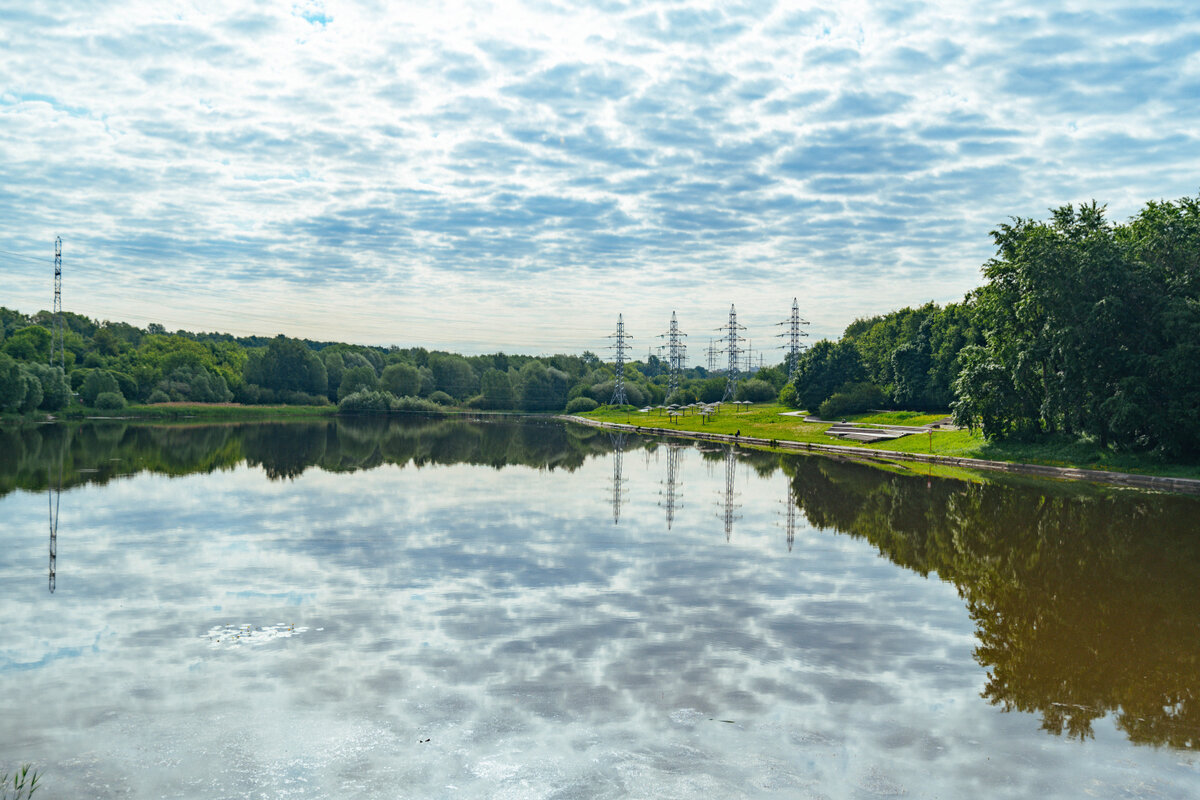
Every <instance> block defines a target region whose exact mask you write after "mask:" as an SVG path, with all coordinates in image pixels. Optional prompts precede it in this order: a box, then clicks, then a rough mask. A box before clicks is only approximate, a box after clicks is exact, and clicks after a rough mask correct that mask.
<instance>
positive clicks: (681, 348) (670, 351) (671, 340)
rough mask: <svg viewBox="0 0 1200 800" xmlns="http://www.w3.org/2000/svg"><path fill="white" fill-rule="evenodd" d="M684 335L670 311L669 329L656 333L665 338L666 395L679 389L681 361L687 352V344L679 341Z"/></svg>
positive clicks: (681, 369)
mask: <svg viewBox="0 0 1200 800" xmlns="http://www.w3.org/2000/svg"><path fill="white" fill-rule="evenodd" d="M684 336H687V334H686V333H681V332H680V330H679V323H678V322H677V321H676V319H675V312H674V311H672V312H671V329H670V330H668V331H667V332H666V333H660V334H659V335H658V338H660V339H666V340H667V368H668V372H667V397H670V396H671V395H673V394H675V392H676V391H678V390H679V380H680V377H681V375H682V374H683V363H684V359H685V358H686V354H687V345H686V344H684V343H683V342H682V341H681V339H682V337H684Z"/></svg>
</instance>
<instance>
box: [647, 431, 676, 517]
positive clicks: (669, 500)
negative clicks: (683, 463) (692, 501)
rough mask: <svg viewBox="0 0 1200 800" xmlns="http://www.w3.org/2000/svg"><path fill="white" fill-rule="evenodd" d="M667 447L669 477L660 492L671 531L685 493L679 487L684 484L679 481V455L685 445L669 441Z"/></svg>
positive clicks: (661, 504)
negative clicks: (676, 511) (677, 509)
mask: <svg viewBox="0 0 1200 800" xmlns="http://www.w3.org/2000/svg"><path fill="white" fill-rule="evenodd" d="M666 449H667V479H666V480H665V481H664V482H663V485H664V486H665V490H664V491H662V492H660V493H659V494H660V496H661V497H662V498H663V499H662V502H661V503H659V505H660V506H662V508H664V509H665V510H666V512H667V530H668V531H669V530H671V526H672V525H673V524H674V523H675V510H676V508H678V507H679V506H680V505H681V503H680V502H679V501H680V500H682V499H683V494H682V493H681V492H680V491H679V487H680V486H681V485H682V484H681V483H680V481H679V460H680V459H679V456H680V453H681V452H682V450H683V445H682V444H680V443H679V442H668V443H667V446H666ZM647 452H649V451H647Z"/></svg>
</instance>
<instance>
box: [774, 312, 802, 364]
mask: <svg viewBox="0 0 1200 800" xmlns="http://www.w3.org/2000/svg"><path fill="white" fill-rule="evenodd" d="M776 324H777V325H787V326H788V329H787V330H786V331H784V332H783V333H780V334H776V335H777V336H781V337H783V340H784V341H783V344H782V345H780V347H782V348H783V349H784V351H785V352H786V355H785V356H784V362H785V365H786V366H787V374H788V377H789V378H791V377H792V375H793V374H795V372H796V367H797V366H799V364H800V353H801V352H803V351H804V348H805V345H804V344H803V343H802V342H801V341H800V340H801V339H802V338H804V337H806V336H808V331H804V330H801V329H800V326H801V325H807V324H808V320H804V319H800V302H799V301H798V300H797V299H796V298H795V297H793V298H792V317H791V319H786V320H784V321H783V322H777V323H776Z"/></svg>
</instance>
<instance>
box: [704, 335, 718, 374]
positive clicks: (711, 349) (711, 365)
mask: <svg viewBox="0 0 1200 800" xmlns="http://www.w3.org/2000/svg"><path fill="white" fill-rule="evenodd" d="M720 352H721V348H719V347H717V345H716V343H715V342H713V340H712V339H711V338H710V339H709V340H708V347H706V348H704V355H705V356H706V357H707V358H708V371H709V372H716V371H717V354H718V353H720Z"/></svg>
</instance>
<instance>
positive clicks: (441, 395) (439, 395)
mask: <svg viewBox="0 0 1200 800" xmlns="http://www.w3.org/2000/svg"><path fill="white" fill-rule="evenodd" d="M429 399H430V400H431V401H433V402H434V403H437V404H438V405H439V406H452V405H454V398H453V397H451V396H450V395H448V394H446V393H445V392H443V391H441V390H440V389H439V390H438V391H436V392H434V393H433V394H431V395H429Z"/></svg>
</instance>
